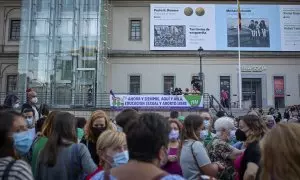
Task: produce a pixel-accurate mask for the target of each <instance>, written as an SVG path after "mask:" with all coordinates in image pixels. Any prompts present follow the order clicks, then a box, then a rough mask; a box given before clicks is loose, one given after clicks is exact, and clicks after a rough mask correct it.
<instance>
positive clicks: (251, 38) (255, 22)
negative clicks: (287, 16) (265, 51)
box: [227, 18, 270, 48]
mask: <svg viewBox="0 0 300 180" xmlns="http://www.w3.org/2000/svg"><path fill="white" fill-rule="evenodd" d="M241 25H242V26H241V27H242V28H241V30H240V42H241V47H266V48H268V47H270V31H269V29H270V28H269V20H268V19H265V18H245V19H243V18H242V21H241ZM227 45H228V47H238V19H237V18H228V19H227Z"/></svg>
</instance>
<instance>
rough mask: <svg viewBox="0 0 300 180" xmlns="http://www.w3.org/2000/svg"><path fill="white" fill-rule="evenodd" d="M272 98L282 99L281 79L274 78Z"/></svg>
mask: <svg viewBox="0 0 300 180" xmlns="http://www.w3.org/2000/svg"><path fill="white" fill-rule="evenodd" d="M274 96H275V97H284V79H283V77H274Z"/></svg>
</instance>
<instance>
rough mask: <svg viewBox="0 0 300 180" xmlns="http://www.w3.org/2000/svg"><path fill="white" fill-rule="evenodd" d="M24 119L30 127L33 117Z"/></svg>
mask: <svg viewBox="0 0 300 180" xmlns="http://www.w3.org/2000/svg"><path fill="white" fill-rule="evenodd" d="M26 121H27V126H28V127H32V125H33V118H27V119H26Z"/></svg>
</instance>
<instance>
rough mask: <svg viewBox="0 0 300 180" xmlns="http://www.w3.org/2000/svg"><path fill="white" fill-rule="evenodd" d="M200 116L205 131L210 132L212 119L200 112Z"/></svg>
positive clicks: (205, 113)
mask: <svg viewBox="0 0 300 180" xmlns="http://www.w3.org/2000/svg"><path fill="white" fill-rule="evenodd" d="M200 116H201V118H202V119H203V121H204V127H205V129H206V130H209V131H211V127H212V124H213V119H212V118H211V115H210V114H209V113H208V112H202V113H201V114H200Z"/></svg>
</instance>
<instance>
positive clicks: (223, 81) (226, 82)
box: [220, 76, 230, 97]
mask: <svg viewBox="0 0 300 180" xmlns="http://www.w3.org/2000/svg"><path fill="white" fill-rule="evenodd" d="M222 90H224V91H225V92H227V94H228V96H229V97H230V76H220V96H221V93H222Z"/></svg>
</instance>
